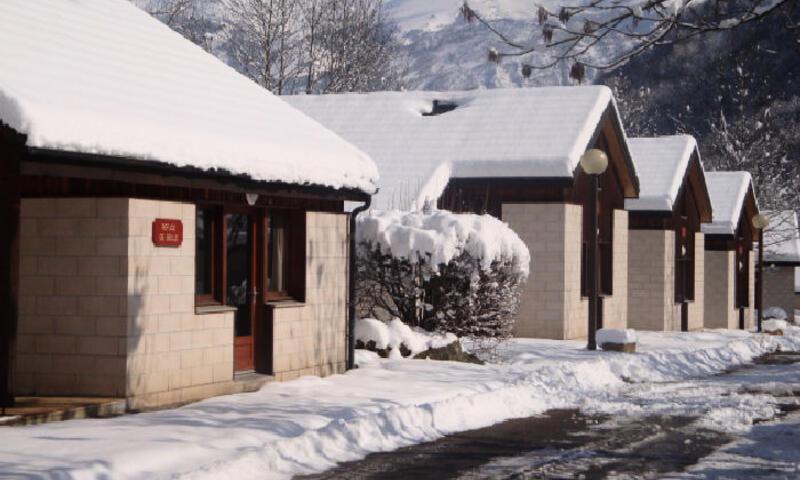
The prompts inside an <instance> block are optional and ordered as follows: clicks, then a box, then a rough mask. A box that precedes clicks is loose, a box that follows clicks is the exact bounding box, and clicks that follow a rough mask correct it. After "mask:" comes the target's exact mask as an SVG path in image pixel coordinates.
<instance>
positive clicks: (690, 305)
mask: <svg viewBox="0 0 800 480" xmlns="http://www.w3.org/2000/svg"><path fill="white" fill-rule="evenodd" d="M628 145H629V146H630V150H631V155H632V156H633V161H634V163H635V164H636V170H637V171H638V172H639V181H640V183H641V191H640V193H639V198H638V199H636V198H633V199H627V200H625V208H626V209H627V210H628V215H629V224H630V232H629V233H628V235H630V240H629V243H630V247H629V250H628V266H629V267H628V269H629V270H628V275H629V278H628V282H629V286H628V326H629V327H631V328H635V329H637V330H683V331H687V330H696V329H700V328H703V326H704V325H703V317H704V306H705V305H704V302H705V298H704V292H705V281H704V276H705V261H704V260H705V237H704V235H703V233H702V231H701V228H700V225H701V223H702V222H710V221H711V219H712V216H711V200H710V198H709V195H708V189H707V188H706V180H705V175H704V173H703V165H702V163H701V162H700V154H699V152H698V151H697V142H696V141H695V139H694V138H693V137H691V136H689V135H676V136H668V137H657V138H629V139H628Z"/></svg>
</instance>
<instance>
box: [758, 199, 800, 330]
mask: <svg viewBox="0 0 800 480" xmlns="http://www.w3.org/2000/svg"><path fill="white" fill-rule="evenodd" d="M765 215H767V217H769V219H770V225H769V227H767V228H766V229H765V230H764V308H765V309H767V308H770V307H779V308H781V309H783V311H785V312H786V314H787V315H788V317H789V319H790V320H793V319H794V309H795V308H796V307H795V304H796V302H797V298H796V295H797V294H796V290H795V289H796V285H795V269H796V268H797V267H800V225H798V221H797V213H795V212H794V211H793V210H785V211H782V212H766V213H765Z"/></svg>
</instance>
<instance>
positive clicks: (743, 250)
mask: <svg viewBox="0 0 800 480" xmlns="http://www.w3.org/2000/svg"><path fill="white" fill-rule="evenodd" d="M706 183H707V185H708V193H709V195H710V197H711V206H712V208H713V215H712V216H713V218H712V221H711V223H704V224H703V225H702V231H703V233H704V234H705V241H706V252H705V257H706V258H705V278H706V279H707V280H708V281H707V282H706V288H705V326H706V327H707V328H731V329H736V328H739V329H746V328H750V327H752V326H753V318H754V316H753V311H754V308H755V255H754V253H753V242H754V241H755V240H757V235H758V233H757V232H756V230H755V229H754V228H753V217H754V216H756V215H757V214H758V203H757V202H756V196H755V192H754V190H753V182H752V179H751V177H750V174H749V173H747V172H707V173H706Z"/></svg>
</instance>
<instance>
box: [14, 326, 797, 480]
mask: <svg viewBox="0 0 800 480" xmlns="http://www.w3.org/2000/svg"><path fill="white" fill-rule="evenodd" d="M638 347H639V349H640V351H641V352H642V353H639V354H636V355H624V354H615V353H605V352H599V353H590V352H587V351H585V350H584V349H583V343H582V342H563V341H558V342H557V341H548V340H517V341H515V342H513V343H511V344H510V346H509V348H508V349H506V350H505V351H503V352H502V355H503V358H504V360H505V363H503V364H499V365H487V366H477V365H468V364H457V363H451V362H434V361H422V360H413V361H410V360H397V361H392V360H378V359H377V358H376V357H375V356H372V355H366V354H363V355H361V357H360V359H359V360H360V364H361V368H359V369H358V370H356V371H353V372H349V373H348V374H346V375H337V376H332V377H327V378H316V377H306V378H303V379H299V380H296V381H292V382H286V383H282V384H271V385H268V386H266V387H265V388H263V389H262V390H261V391H259V392H256V393H251V394H242V395H232V396H225V397H218V398H214V399H210V400H207V401H204V402H199V403H197V404H193V405H189V406H186V407H183V408H179V409H174V410H168V411H162V412H154V413H147V414H139V415H129V416H124V417H120V418H116V419H109V420H76V421H69V422H62V423H55V424H49V425H43V426H38V427H20V428H7V429H3V431H2V434H3V442H2V446H0V472H3V473H4V474H12V475H13V474H35V475H43V476H45V477H46V478H47V477H58V478H70V477H72V478H94V477H102V476H109V477H112V478H163V477H173V476H178V477H184V478H237V479H238V478H265V477H266V478H287V477H290V476H291V475H293V474H298V473H310V472H314V471H320V470H323V469H326V468H329V467H331V466H333V465H334V464H335V463H336V462H340V461H347V460H355V459H358V458H362V457H364V456H366V455H367V454H369V453H371V452H375V451H386V450H391V449H396V448H399V447H401V446H405V445H409V444H412V443H418V442H424V441H429V440H433V439H436V438H438V437H441V436H443V435H447V434H450V433H453V432H456V431H461V430H468V429H474V428H480V427H484V426H488V425H492V424H494V423H497V422H500V421H503V420H507V419H509V418H515V417H524V416H530V415H534V414H537V413H540V412H543V411H545V410H547V409H550V408H557V407H562V408H563V407H579V408H587V409H592V408H602V405H603V404H604V402H607V401H609V400H612V399H613V398H615V397H619V395H620V394H621V392H624V391H625V390H626V388H628V387H630V386H631V384H630V382H641V383H646V382H660V381H677V380H683V379H687V378H693V377H701V376H707V375H712V374H716V373H719V372H721V371H724V370H726V369H728V368H730V367H732V366H735V365H740V364H743V363H747V362H749V361H750V360H751V359H752V358H753V357H755V356H758V355H761V354H763V353H766V352H770V351H774V350H776V349H778V348H780V349H783V350H800V329H793V330H792V331H791V332H789V335H787V336H785V337H772V336H766V335H751V334H748V333H745V332H737V331H709V332H699V333H647V332H639V345H638ZM360 353H364V352H360ZM737 421H739V422H742V421H745V422H746V421H748V419H747V418H744V419H742V418H739V419H738V420H737Z"/></svg>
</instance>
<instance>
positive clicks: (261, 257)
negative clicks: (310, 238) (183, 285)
mask: <svg viewBox="0 0 800 480" xmlns="http://www.w3.org/2000/svg"><path fill="white" fill-rule="evenodd" d="M195 207H196V209H197V211H198V212H200V211H201V210H202V211H205V212H207V213H206V215H208V217H207V218H211V219H212V220H213V221H212V222H211V227H210V229H211V231H212V233H211V239H212V241H211V246H210V248H209V250H210V257H211V258H210V259H209V260H208V261H207V262H208V267H207V268H209V269H210V270H211V273H210V283H211V292H210V293H202V294H198V293H197V278H195V308H198V307H215V306H225V305H226V303H225V295H224V294H225V291H226V288H227V283H228V279H227V258H226V250H227V239H226V227H227V225H226V218H227V214H229V213H236V212H239V213H241V212H243V211H247V212H249V214H250V215H253V216H254V217H255V219H256V222H257V227H258V228H257V229H258V232H259V234H258V235H257V238H256V242H257V243H258V246H257V252H256V255H257V258H256V270H257V271H256V275H257V277H256V278H259V279H260V280H261V282H262V284H261V285H260V286H259V287H260V288H259V291H260V292H259V293H260V295H259V297H260V298H261V300H260V302H259V303H261V304H262V305H266V304H270V303H275V302H286V301H296V302H303V301H305V274H306V268H305V266H306V245H305V238H306V232H305V229H306V220H305V219H306V211H305V210H303V209H288V208H287V209H281V208H264V207H258V206H256V207H247V206H241V207H240V206H227V205H219V204H209V203H198V204H196V206H195ZM272 212H282V213H285V214H286V228H287V241H286V243H287V247H288V249H287V254H286V256H287V259H286V262H287V265H286V266H285V267H284V271H285V272H286V275H287V278H286V280H285V282H286V286H287V288H286V290H285V291H280V292H276V291H269V290H268V285H269V283H268V275H269V272H268V261H269V255H270V251H269V249H270V245H269V239H268V235H267V233H268V230H267V228H268V225H269V219H270V215H271V213H272ZM196 215H199V213H197V214H196ZM195 218H197V216H196V217H195ZM197 229H198V226H197V225H195V267H194V268H195V275H197V273H198V268H197V266H198V262H197V258H198V252H199V249H198V248H197V246H198V241H199V236H198V235H197V233H198V232H197Z"/></svg>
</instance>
